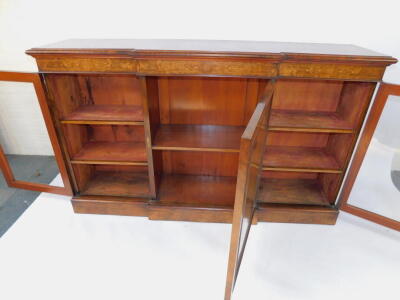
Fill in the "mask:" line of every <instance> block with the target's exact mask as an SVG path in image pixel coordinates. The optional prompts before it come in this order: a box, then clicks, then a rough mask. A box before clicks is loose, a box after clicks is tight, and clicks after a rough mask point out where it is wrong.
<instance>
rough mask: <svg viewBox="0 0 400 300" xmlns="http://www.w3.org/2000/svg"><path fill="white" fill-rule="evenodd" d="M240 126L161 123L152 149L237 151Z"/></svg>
mask: <svg viewBox="0 0 400 300" xmlns="http://www.w3.org/2000/svg"><path fill="white" fill-rule="evenodd" d="M243 131H244V127H241V126H217V125H162V126H160V127H159V129H158V130H157V133H156V137H155V139H154V143H153V149H157V150H191V151H216V152H239V147H240V137H241V135H242V133H243Z"/></svg>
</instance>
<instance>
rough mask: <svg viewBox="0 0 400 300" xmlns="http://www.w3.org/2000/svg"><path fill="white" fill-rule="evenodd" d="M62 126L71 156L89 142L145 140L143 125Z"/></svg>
mask: <svg viewBox="0 0 400 300" xmlns="http://www.w3.org/2000/svg"><path fill="white" fill-rule="evenodd" d="M62 128H63V132H64V136H65V142H66V144H67V148H68V151H69V154H70V156H71V157H73V156H74V155H76V154H77V153H78V152H79V151H80V150H81V149H82V147H83V146H84V145H85V144H86V143H88V142H144V128H143V126H124V125H122V126H121V125H70V124H68V125H67V124H64V125H63V127H62Z"/></svg>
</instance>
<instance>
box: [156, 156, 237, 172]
mask: <svg viewBox="0 0 400 300" xmlns="http://www.w3.org/2000/svg"><path fill="white" fill-rule="evenodd" d="M157 152H158V151H157ZM238 161H239V154H238V153H222V152H197V151H193V152H192V151H162V166H163V172H164V173H166V174H185V175H208V176H237V171H238Z"/></svg>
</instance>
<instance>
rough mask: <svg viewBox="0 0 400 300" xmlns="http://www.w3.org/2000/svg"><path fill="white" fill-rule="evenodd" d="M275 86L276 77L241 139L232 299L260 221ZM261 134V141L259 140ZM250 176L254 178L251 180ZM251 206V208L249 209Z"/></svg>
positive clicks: (229, 289) (229, 273) (229, 288)
mask: <svg viewBox="0 0 400 300" xmlns="http://www.w3.org/2000/svg"><path fill="white" fill-rule="evenodd" d="M274 86H275V81H274V80H270V81H269V83H268V84H267V86H266V87H265V89H264V91H263V95H262V96H261V99H260V100H261V101H260V102H259V103H258V104H257V106H256V108H255V110H254V112H253V115H252V117H251V118H250V121H249V122H248V124H247V126H246V129H245V131H244V133H243V135H242V137H241V140H240V153H239V167H238V176H237V183H236V193H235V203H234V210H233V219H232V231H231V239H230V248H229V258H228V270H227V276H226V286H225V300H230V299H231V296H232V293H233V289H234V287H235V284H236V279H237V276H238V273H239V269H240V265H241V262H242V258H243V254H244V251H245V247H246V243H247V239H248V237H249V233H250V228H251V226H252V224H254V223H256V222H257V221H256V219H255V218H256V214H255V210H256V197H257V191H258V184H259V180H260V173H261V169H262V168H261V167H262V159H263V156H264V152H265V145H266V137H267V127H268V120H269V113H270V110H271V104H272V96H273V92H274ZM260 137H261V142H259V141H258V140H257V139H259V138H260ZM254 154H255V155H254ZM252 171H253V172H256V173H255V177H254V178H253V177H251V176H252V175H251V174H250V173H251V172H252ZM253 175H254V173H253ZM249 178H251V179H252V180H254V181H251V180H249ZM250 205H251V207H250ZM249 208H250V211H248V209H249ZM246 211H247V214H246ZM245 219H248V222H246V223H247V227H245V226H246V224H244V220H245Z"/></svg>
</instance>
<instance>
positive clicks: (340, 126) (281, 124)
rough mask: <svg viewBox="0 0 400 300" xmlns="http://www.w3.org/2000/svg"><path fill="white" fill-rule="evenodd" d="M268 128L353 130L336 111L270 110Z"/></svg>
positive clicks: (343, 131)
mask: <svg viewBox="0 0 400 300" xmlns="http://www.w3.org/2000/svg"><path fill="white" fill-rule="evenodd" d="M269 130H275V131H304V132H336V133H351V132H353V128H352V124H351V123H350V122H348V121H347V120H344V119H342V118H340V116H339V115H338V114H336V113H334V112H333V113H325V112H307V111H291V110H272V111H271V117H270V122H269Z"/></svg>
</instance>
